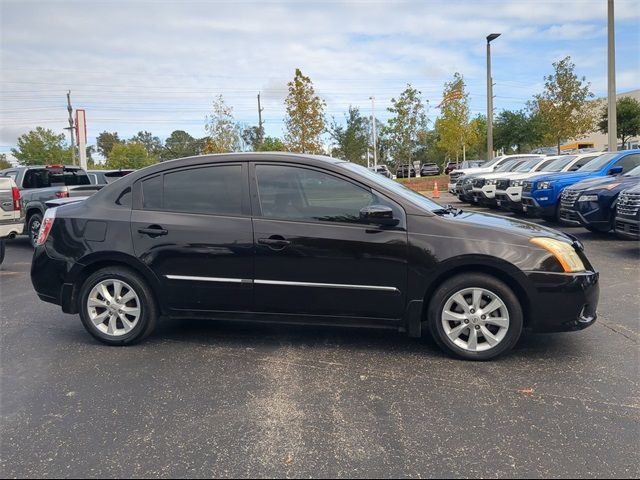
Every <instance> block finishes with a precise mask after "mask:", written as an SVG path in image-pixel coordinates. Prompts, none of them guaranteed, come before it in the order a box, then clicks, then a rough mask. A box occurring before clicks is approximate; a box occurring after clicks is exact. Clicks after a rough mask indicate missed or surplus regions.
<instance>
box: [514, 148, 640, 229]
mask: <svg viewBox="0 0 640 480" xmlns="http://www.w3.org/2000/svg"><path fill="white" fill-rule="evenodd" d="M638 165H640V149H635V150H625V151H623V152H617V153H604V154H602V155H600V156H599V157H596V158H594V159H593V160H591V161H590V162H589V163H587V164H586V165H584V166H582V167H580V169H579V170H577V171H575V172H561V173H552V174H542V175H538V176H536V177H533V178H531V179H529V180H528V181H526V182H525V183H524V185H523V188H522V209H523V210H524V211H525V213H527V214H529V215H531V216H533V217H542V218H544V219H546V220H558V219H559V216H560V208H559V205H560V196H561V195H562V192H563V191H564V189H565V188H567V187H569V186H571V185H573V184H575V183H578V182H580V181H582V180H587V179H589V178H598V177H605V176H607V175H620V174H623V173H627V172H628V171H630V170H633V169H634V168H635V167H637V166H638Z"/></svg>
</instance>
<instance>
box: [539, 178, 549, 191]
mask: <svg viewBox="0 0 640 480" xmlns="http://www.w3.org/2000/svg"><path fill="white" fill-rule="evenodd" d="M551 185H553V182H552V181H550V180H547V181H545V182H540V183H539V184H538V190H548V189H549V188H551Z"/></svg>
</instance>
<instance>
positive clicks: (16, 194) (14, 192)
mask: <svg viewBox="0 0 640 480" xmlns="http://www.w3.org/2000/svg"><path fill="white" fill-rule="evenodd" d="M11 196H12V197H13V209H14V210H15V211H17V212H19V211H20V208H21V205H20V190H18V187H12V188H11Z"/></svg>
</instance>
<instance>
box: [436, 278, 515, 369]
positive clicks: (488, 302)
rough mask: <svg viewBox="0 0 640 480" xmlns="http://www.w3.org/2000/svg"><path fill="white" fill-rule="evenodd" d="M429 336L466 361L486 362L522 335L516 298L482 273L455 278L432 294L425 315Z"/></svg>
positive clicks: (494, 279)
mask: <svg viewBox="0 0 640 480" xmlns="http://www.w3.org/2000/svg"><path fill="white" fill-rule="evenodd" d="M427 315H428V317H427V321H428V325H429V330H430V332H431V335H432V336H433V338H434V339H435V341H436V343H438V345H439V346H440V347H441V348H442V349H443V350H445V351H447V352H449V353H451V354H453V355H455V356H457V357H460V358H464V359H466V360H489V359H491V358H494V357H496V356H498V355H500V354H502V353H504V352H506V351H508V350H510V349H511V348H513V346H514V345H515V344H516V343H517V341H518V339H519V338H520V335H521V333H522V326H523V315H522V307H521V306H520V302H519V301H518V297H516V295H515V294H514V293H513V291H512V290H511V289H510V288H509V287H508V286H507V285H506V284H505V283H503V282H502V281H500V280H498V279H497V278H495V277H492V276H490V275H487V274H483V273H471V274H465V275H458V276H455V277H452V278H450V279H448V280H447V281H445V282H444V283H443V284H442V285H441V286H440V287H439V288H438V289H437V290H436V291H435V292H434V294H433V296H432V298H431V301H430V303H429V310H428V312H427Z"/></svg>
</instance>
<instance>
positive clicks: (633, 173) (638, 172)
mask: <svg viewBox="0 0 640 480" xmlns="http://www.w3.org/2000/svg"><path fill="white" fill-rule="evenodd" d="M623 177H640V165H639V166H637V167H636V168H634V169H633V170H629V171H628V172H627V173H625V174H624V175H623Z"/></svg>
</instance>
